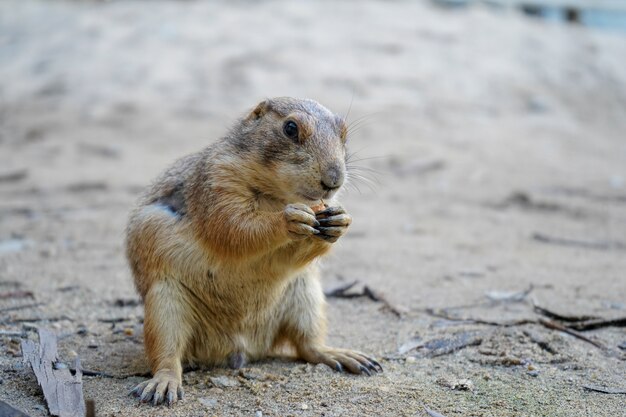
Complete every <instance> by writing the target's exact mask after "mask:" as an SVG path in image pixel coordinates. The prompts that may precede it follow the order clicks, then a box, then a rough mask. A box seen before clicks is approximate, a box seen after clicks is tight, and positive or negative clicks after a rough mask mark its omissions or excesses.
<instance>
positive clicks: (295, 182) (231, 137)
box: [126, 97, 382, 405]
mask: <svg viewBox="0 0 626 417" xmlns="http://www.w3.org/2000/svg"><path fill="white" fill-rule="evenodd" d="M346 135H347V127H346V124H345V122H344V120H343V119H342V118H341V117H339V116H337V115H335V114H333V113H332V112H330V111H329V110H328V109H326V108H325V107H323V106H322V105H320V104H319V103H317V102H315V101H313V100H301V99H295V98H287V97H281V98H273V99H268V100H265V101H263V102H261V103H259V104H258V105H257V106H256V107H255V108H254V110H252V112H250V113H249V114H248V115H247V116H246V117H244V118H242V119H240V120H239V121H238V122H237V123H236V124H235V125H234V127H233V128H232V129H231V130H230V132H229V133H228V134H227V135H226V136H225V137H223V138H222V139H221V140H219V141H218V142H216V143H215V144H213V145H211V146H209V147H207V148H206V149H204V150H202V151H200V152H198V153H195V154H192V155H189V156H187V157H184V158H182V159H180V160H178V161H177V162H176V163H175V164H174V165H173V166H172V167H170V168H169V169H168V170H167V171H166V172H165V173H164V174H162V175H161V176H160V177H159V178H158V179H157V180H156V182H155V183H154V184H153V185H152V186H151V187H150V188H149V190H148V191H147V193H146V194H145V195H144V197H143V198H142V200H141V202H140V204H139V206H138V207H137V208H136V209H135V210H134V211H133V212H132V213H131V216H130V220H129V223H128V228H127V240H126V247H127V250H126V254H127V258H128V261H129V263H130V266H131V269H132V273H133V276H134V279H135V284H136V287H137V290H138V291H139V293H140V294H141V297H142V299H143V301H144V304H145V307H144V308H145V318H144V343H145V350H146V354H147V357H148V361H149V364H150V367H151V370H152V374H153V378H152V379H150V380H148V381H145V382H143V383H141V384H139V385H138V386H137V387H135V388H134V389H133V390H132V391H131V393H132V394H134V395H136V396H138V397H140V399H141V400H142V401H144V402H149V401H151V402H153V403H154V404H155V405H156V404H160V403H162V402H167V403H168V404H170V405H171V404H173V403H174V402H176V401H177V400H178V399H182V396H183V390H182V363H191V364H206V365H216V366H220V365H229V366H231V367H233V368H239V367H241V366H243V365H244V364H245V363H246V362H247V361H254V360H258V359H260V358H263V357H265V356H266V355H268V354H270V353H272V352H274V351H275V350H276V349H278V348H280V347H283V346H284V345H287V346H289V347H291V348H292V349H293V351H294V353H295V354H296V356H297V357H298V358H300V359H303V360H305V361H307V362H311V363H324V364H326V365H328V366H330V367H332V368H333V369H336V370H337V371H343V370H346V371H349V372H351V373H355V374H367V375H370V374H371V373H372V372H378V371H382V367H381V366H380V364H379V363H378V362H377V361H376V360H374V359H373V358H371V357H370V356H368V355H365V354H363V353H360V352H356V351H352V350H347V349H334V348H330V347H328V346H326V344H325V343H324V338H325V333H326V318H325V311H324V310H325V299H324V294H323V292H322V289H321V285H320V281H319V272H318V268H317V263H316V260H317V259H318V258H320V257H321V256H323V255H324V254H326V253H327V252H328V251H329V249H330V248H331V246H332V244H333V243H334V242H335V241H337V239H339V238H340V237H341V236H342V235H343V234H344V233H345V232H346V230H347V229H348V226H349V225H350V223H351V221H352V218H351V217H350V215H349V214H348V213H347V212H346V211H345V210H344V209H343V208H342V207H341V205H339V204H338V203H337V202H336V201H335V197H336V194H337V192H338V191H339V190H340V189H341V187H342V185H343V183H344V181H345V179H346V176H347V171H346V148H345V142H346ZM321 200H323V201H324V203H325V206H324V208H323V209H322V210H321V211H319V212H317V213H315V212H314V211H313V210H312V209H311V206H314V205H316V204H319V202H320V201H321Z"/></svg>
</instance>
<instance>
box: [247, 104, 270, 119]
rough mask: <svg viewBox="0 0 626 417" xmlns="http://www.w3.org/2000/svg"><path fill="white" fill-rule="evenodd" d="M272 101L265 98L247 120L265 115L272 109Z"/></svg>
mask: <svg viewBox="0 0 626 417" xmlns="http://www.w3.org/2000/svg"><path fill="white" fill-rule="evenodd" d="M270 108H271V107H270V101H269V100H263V101H262V102H260V103H259V104H257V105H256V107H255V108H254V110H252V112H251V113H250V114H249V115H248V117H246V120H257V119H260V118H261V117H263V116H264V115H265V114H266V113H267V112H268V111H270Z"/></svg>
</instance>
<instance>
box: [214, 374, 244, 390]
mask: <svg viewBox="0 0 626 417" xmlns="http://www.w3.org/2000/svg"><path fill="white" fill-rule="evenodd" d="M209 380H210V381H211V383H212V384H213V385H214V386H215V387H218V388H232V387H238V386H239V385H240V384H239V381H237V380H236V379H234V378H230V377H228V376H226V375H222V376H214V377H211V378H209Z"/></svg>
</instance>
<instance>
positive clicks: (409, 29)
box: [0, 0, 626, 417]
mask: <svg viewBox="0 0 626 417" xmlns="http://www.w3.org/2000/svg"><path fill="white" fill-rule="evenodd" d="M416 3H417V2H402V1H399V2H378V1H364V2H359V3H351V2H338V3H335V2H325V3H315V4H313V3H308V2H306V3H305V2H291V3H279V2H269V3H258V2H233V3H231V4H229V5H226V4H222V3H217V2H208V3H207V2H112V3H102V2H63V1H49V2H38V1H28V2H25V1H19V0H5V1H3V2H1V3H0V80H1V81H0V294H3V295H4V296H3V298H2V299H0V330H2V331H3V332H7V331H18V332H19V331H22V330H24V331H25V332H26V335H27V337H29V338H31V339H33V340H36V333H35V332H34V331H33V326H44V327H49V328H52V329H54V330H55V331H57V332H58V333H59V335H60V336H61V340H60V342H59V343H60V350H61V359H63V360H65V361H70V360H71V358H72V356H73V355H75V354H78V355H79V356H80V357H81V359H82V362H83V366H84V367H85V368H88V369H90V370H95V371H103V372H106V373H108V374H110V375H111V376H113V378H109V377H85V382H84V390H85V396H86V398H92V399H95V400H96V405H97V411H98V415H99V416H133V417H134V416H208V415H242V416H245V415H248V416H258V415H261V414H260V413H262V415H264V416H287V415H302V416H309V415H310V416H313V415H315V416H319V415H325V416H340V415H341V416H347V415H350V416H363V415H371V416H374V415H376V416H378V415H381V416H382V415H385V416H387V415H388V416H399V415H406V416H425V415H426V413H425V411H424V408H423V406H424V405H425V406H427V407H428V408H430V409H432V410H435V411H437V412H439V413H441V414H443V415H445V416H594V417H595V416H619V415H626V414H625V412H624V410H625V409H626V407H625V405H626V397H625V396H624V395H619V394H602V393H598V392H591V391H588V390H585V389H584V388H583V386H584V385H593V386H598V387H608V388H612V389H622V390H624V389H626V381H625V379H624V375H626V362H625V353H624V350H623V349H624V348H625V347H626V333H625V332H624V329H623V328H617V327H612V328H605V329H600V330H594V331H587V332H585V333H584V334H585V336H587V337H588V338H590V339H591V340H593V341H597V342H599V343H601V344H602V346H604V349H601V348H598V347H596V346H594V345H592V344H590V343H588V342H585V341H583V340H580V339H577V338H575V337H572V336H570V335H568V334H566V333H563V332H559V331H555V330H550V329H547V328H545V327H544V326H541V325H538V324H527V325H519V326H509V327H504V326H492V325H484V324H473V323H468V322H457V321H454V320H446V319H443V318H441V317H435V316H433V315H432V314H429V313H428V312H427V309H429V308H433V309H446V308H447V310H445V311H444V312H446V313H447V314H448V315H450V316H451V317H457V318H458V317H461V318H474V319H481V320H485V321H498V322H505V321H511V320H521V319H531V320H536V319H537V318H538V317H539V316H538V315H537V314H535V313H534V312H533V308H532V304H531V302H532V301H533V300H534V301H535V302H537V303H539V304H540V305H542V306H544V307H547V308H549V309H551V310H554V311H557V312H559V313H561V314H568V315H583V314H584V315H594V316H599V317H604V318H614V317H623V316H625V315H626V276H625V272H624V271H626V140H625V138H626V136H625V133H624V132H625V131H626V66H625V65H624V57H626V37H624V36H623V35H620V34H615V33H613V34H611V33H602V32H597V31H593V30H588V29H585V28H581V27H567V26H552V25H549V24H545V23H542V22H540V21H533V20H528V19H526V18H524V17H522V16H520V15H517V14H515V13H504V12H502V13H495V12H493V11H488V10H482V9H470V10H467V9H466V10H456V11H446V10H440V9H435V8H432V7H430V6H427V5H424V4H421V3H417V4H416ZM279 95H290V96H297V97H310V98H314V99H317V100H318V101H320V102H321V103H323V104H325V105H326V106H327V107H329V108H331V109H333V110H335V111H336V112H338V113H346V112H347V111H348V108H349V107H350V103H351V102H352V105H351V110H350V116H349V119H350V120H352V121H359V120H361V118H363V119H362V124H361V125H360V127H359V129H358V130H357V131H356V132H355V133H354V134H353V135H352V137H351V138H350V142H349V145H350V148H351V150H352V151H358V155H359V157H361V158H363V159H362V160H361V161H360V162H359V164H360V165H361V166H363V167H366V168H370V169H373V170H375V171H377V173H376V174H373V176H374V177H375V180H376V181H377V184H376V185H375V186H374V187H373V188H374V189H373V190H371V189H370V188H369V187H368V186H367V184H364V183H360V184H359V183H357V184H356V185H358V186H359V188H360V189H361V192H360V193H359V192H358V191H357V190H350V191H348V192H347V193H346V194H345V197H344V198H343V201H344V204H345V206H346V207H347V208H348V210H349V211H350V212H351V214H352V215H353V217H354V224H353V226H352V229H351V231H350V233H349V234H348V235H347V236H346V237H345V238H344V239H343V240H342V241H341V242H339V243H337V245H336V249H335V251H334V252H333V254H332V256H330V257H329V258H328V259H327V260H326V261H325V263H324V271H325V276H324V287H325V288H328V289H332V288H335V287H337V286H339V285H342V284H346V283H348V282H350V281H353V280H358V281H359V283H360V284H358V285H357V287H355V288H356V289H357V290H358V289H360V288H361V286H362V285H364V284H366V285H368V286H370V287H371V288H373V289H375V290H377V291H380V292H383V293H384V294H385V295H386V297H387V299H388V301H389V302H390V303H391V304H392V305H393V306H395V307H396V308H398V309H400V310H402V311H403V315H402V317H401V318H398V317H396V316H395V315H394V314H393V313H392V312H390V311H389V309H388V308H386V307H385V306H384V304H382V303H379V302H374V301H372V300H369V299H367V298H352V299H336V298H333V299H330V300H329V306H328V312H329V321H330V328H329V341H330V343H331V344H333V345H336V346H342V347H351V348H355V349H360V350H364V351H367V352H370V353H372V354H374V355H376V356H377V357H380V358H382V363H383V365H384V367H385V372H384V373H383V374H381V375H377V376H373V377H369V378H368V377H355V376H349V375H340V374H336V373H334V372H332V371H330V370H328V369H325V368H324V367H323V366H317V367H313V366H310V365H305V364H302V363H297V362H293V361H290V360H287V359H271V360H267V361H264V362H263V363H259V364H254V365H253V366H251V367H250V368H248V369H245V370H244V371H243V372H241V373H238V372H235V371H231V370H226V369H215V370H196V371H191V372H187V373H186V374H185V376H184V382H185V389H186V399H185V401H184V402H182V403H181V404H179V405H177V406H176V407H174V408H172V409H168V408H153V407H151V406H146V405H140V404H137V402H136V400H134V399H133V398H129V397H127V396H126V392H127V391H128V390H129V389H130V388H131V387H132V386H134V384H136V383H137V382H138V381H140V380H142V377H140V376H136V375H141V374H142V373H144V372H146V371H147V368H146V364H145V361H144V358H143V348H142V338H141V318H142V315H143V312H142V308H141V306H140V305H137V304H136V301H137V296H136V294H135V292H134V288H133V285H132V282H131V278H130V273H129V270H128V268H127V266H126V264H125V260H124V257H123V233H124V226H125V221H126V217H127V213H128V211H129V210H130V208H131V207H132V205H133V203H134V201H135V200H136V198H137V196H138V194H139V191H140V190H141V188H142V187H144V186H145V185H146V184H147V183H148V182H149V181H150V180H151V179H152V178H154V177H155V175H157V174H158V173H159V172H160V171H161V170H163V169H164V168H165V167H166V166H167V165H168V164H169V163H171V162H172V161H173V160H174V159H176V158H177V157H179V156H182V155H184V154H186V153H188V152H192V151H195V150H198V149H200V148H202V147H203V146H205V145H207V144H209V143H211V142H212V141H214V140H215V139H216V138H218V137H219V136H220V135H221V134H223V133H224V132H225V130H226V129H227V127H228V126H229V125H230V123H232V121H233V120H234V119H235V118H236V117H238V116H239V115H241V114H242V113H244V112H245V111H247V110H248V109H249V108H251V107H252V106H253V105H254V104H255V103H256V102H258V101H259V100H261V99H263V98H264V97H268V96H279ZM530 286H532V289H531V291H530V293H529V294H527V295H526V296H519V297H517V298H519V299H521V301H511V300H510V299H507V297H505V296H506V294H503V293H502V292H523V291H524V290H526V289H528V288H529V287H530ZM16 291H23V292H32V297H29V296H24V294H23V296H16V295H15V294H13V295H12V296H7V294H8V293H14V292H16ZM18 295H19V294H18ZM26 295H27V294H26ZM489 296H491V298H489ZM494 298H495V299H496V301H493V299H494ZM502 298H505V300H502ZM509 298H510V297H509ZM498 299H500V301H498ZM119 300H121V301H119ZM507 300H508V301H507ZM32 304H38V305H37V306H35V307H28V305H32ZM126 304H129V305H126ZM120 305H121V306H120ZM452 307H461V308H452ZM110 321H114V323H113V324H112V323H111V322H110ZM462 337H465V338H470V339H471V340H474V341H475V345H474V346H469V347H466V348H464V349H461V350H458V351H456V352H453V353H449V354H443V355H440V356H436V354H437V353H438V352H439V351H437V350H436V349H435V350H434V351H433V350H432V349H428V348H429V347H431V348H432V347H433V346H435V345H436V344H437V343H438V342H440V341H443V342H441V343H442V344H444V345H445V344H446V343H447V344H449V343H450V340H456V339H459V338H462ZM18 339H19V338H16V337H9V336H0V351H1V352H2V355H1V357H0V399H1V400H3V401H6V402H8V403H10V404H11V405H13V406H14V407H17V408H19V409H21V410H23V411H24V412H26V413H28V414H29V415H32V416H43V415H46V414H47V411H46V408H45V402H44V400H43V396H42V395H41V393H40V390H39V388H38V386H37V383H36V381H35V379H34V376H33V375H32V372H31V370H30V368H28V367H27V366H25V365H23V364H22V362H21V357H20V353H19V348H17V343H18ZM446 340H447V342H446ZM407 343H408V344H407ZM620 346H621V348H620ZM219 376H222V377H225V378H221V379H217V380H216V379H213V380H211V378H215V377H219ZM464 380H470V381H471V383H468V382H467V381H464ZM223 382H226V383H227V385H233V386H219V385H220V384H223ZM468 385H469V386H468ZM463 388H470V389H466V390H464V389H463Z"/></svg>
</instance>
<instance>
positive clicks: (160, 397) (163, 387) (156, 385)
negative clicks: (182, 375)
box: [129, 370, 184, 406]
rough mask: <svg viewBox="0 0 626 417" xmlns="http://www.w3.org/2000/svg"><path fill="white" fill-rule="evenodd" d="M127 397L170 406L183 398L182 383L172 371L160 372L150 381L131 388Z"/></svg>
mask: <svg viewBox="0 0 626 417" xmlns="http://www.w3.org/2000/svg"><path fill="white" fill-rule="evenodd" d="M129 395H132V396H135V397H139V400H140V401H141V402H144V403H147V402H152V404H154V405H159V404H161V403H164V402H167V405H170V406H171V405H172V404H174V403H175V402H176V401H178V400H182V399H183V397H184V392H183V387H182V382H181V381H180V379H179V378H178V376H177V375H176V373H175V372H174V371H170V370H160V371H158V372H157V373H156V374H155V375H154V377H153V378H152V379H149V380H147V381H144V382H142V383H141V384H139V385H137V386H136V387H135V388H133V389H132V390H131V391H130V392H129Z"/></svg>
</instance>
